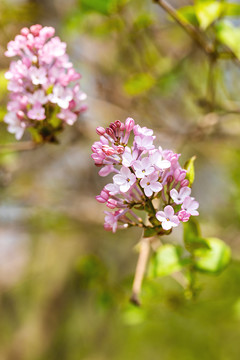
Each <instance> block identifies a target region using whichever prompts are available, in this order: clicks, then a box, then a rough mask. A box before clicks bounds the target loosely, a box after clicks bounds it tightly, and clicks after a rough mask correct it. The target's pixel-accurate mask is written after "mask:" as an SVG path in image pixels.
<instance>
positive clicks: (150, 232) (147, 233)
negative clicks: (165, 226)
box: [143, 227, 157, 237]
mask: <svg viewBox="0 0 240 360" xmlns="http://www.w3.org/2000/svg"><path fill="white" fill-rule="evenodd" d="M156 234H157V229H156V228H151V227H148V228H146V229H144V234H143V237H151V236H154V235H156Z"/></svg>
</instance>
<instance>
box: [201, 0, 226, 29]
mask: <svg viewBox="0 0 240 360" xmlns="http://www.w3.org/2000/svg"><path fill="white" fill-rule="evenodd" d="M223 10H224V9H223V4H222V3H220V2H217V1H197V2H196V3H195V11H196V16H197V19H198V21H199V24H200V28H201V29H202V30H206V29H207V28H208V26H209V25H211V24H212V23H213V22H214V21H215V20H216V19H218V18H219V17H220V16H221V14H222V11H223Z"/></svg>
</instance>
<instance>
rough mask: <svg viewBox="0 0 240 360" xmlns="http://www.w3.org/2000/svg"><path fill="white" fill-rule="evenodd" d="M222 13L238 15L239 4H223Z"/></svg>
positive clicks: (239, 12)
mask: <svg viewBox="0 0 240 360" xmlns="http://www.w3.org/2000/svg"><path fill="white" fill-rule="evenodd" d="M223 14H224V15H225V16H239V15H240V4H230V3H225V4H223Z"/></svg>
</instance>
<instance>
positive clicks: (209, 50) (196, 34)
mask: <svg viewBox="0 0 240 360" xmlns="http://www.w3.org/2000/svg"><path fill="white" fill-rule="evenodd" d="M153 1H154V2H155V3H157V4H158V5H159V6H161V8H162V9H164V10H165V11H166V12H167V13H168V14H169V15H170V16H171V17H172V18H173V19H174V20H175V21H176V22H177V23H178V24H179V25H180V26H181V27H182V28H183V29H184V30H185V31H186V33H188V34H189V35H190V37H191V38H192V39H193V40H194V41H195V42H196V43H197V44H198V45H199V46H200V47H201V48H202V49H203V50H204V52H205V53H206V54H208V55H209V54H214V53H215V49H214V47H213V46H212V44H210V43H209V42H208V41H207V40H205V39H204V38H203V35H202V33H201V32H200V31H199V30H198V29H197V28H195V27H194V26H192V25H191V24H189V23H187V22H185V21H184V20H182V18H181V17H180V16H179V14H178V13H177V11H176V10H175V9H174V8H173V7H172V6H171V5H170V4H169V3H168V2H167V1H166V0H153Z"/></svg>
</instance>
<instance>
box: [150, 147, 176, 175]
mask: <svg viewBox="0 0 240 360" xmlns="http://www.w3.org/2000/svg"><path fill="white" fill-rule="evenodd" d="M150 161H151V163H152V165H154V166H155V167H156V168H157V169H160V170H164V169H168V168H170V166H171V163H170V161H168V160H163V157H162V154H161V152H160V151H159V150H157V151H155V152H153V153H152V154H151V155H150Z"/></svg>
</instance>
